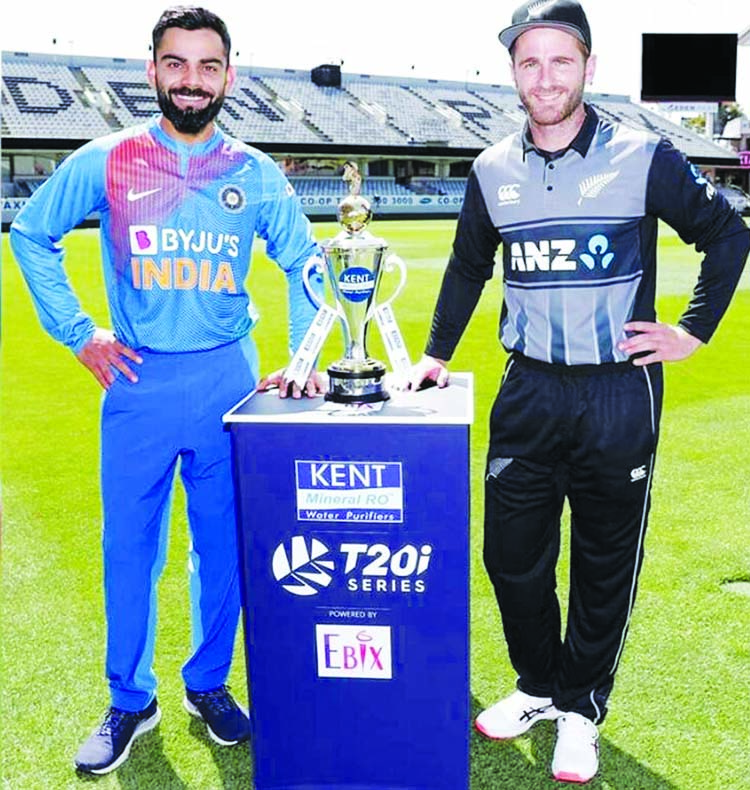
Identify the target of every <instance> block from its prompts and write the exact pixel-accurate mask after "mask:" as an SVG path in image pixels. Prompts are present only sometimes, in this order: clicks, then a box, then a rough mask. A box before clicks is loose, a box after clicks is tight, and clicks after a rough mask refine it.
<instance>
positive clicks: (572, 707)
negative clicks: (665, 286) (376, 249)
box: [409, 0, 750, 783]
mask: <svg viewBox="0 0 750 790" xmlns="http://www.w3.org/2000/svg"><path fill="white" fill-rule="evenodd" d="M500 41H501V42H502V43H503V44H504V45H505V46H506V47H508V49H509V50H510V54H511V68H512V74H513V79H514V81H515V84H516V88H517V90H518V94H519V97H520V99H521V102H522V103H523V105H524V107H525V109H526V113H527V122H526V124H525V126H524V128H523V129H522V130H519V132H518V133H516V134H513V135H510V136H509V137H507V138H506V139H504V140H502V141H501V142H499V143H497V144H496V145H494V146H492V147H490V148H488V149H487V150H485V151H484V152H483V153H482V154H480V155H479V157H478V158H477V159H476V161H475V162H474V165H473V168H472V172H471V174H470V176H469V179H468V184H467V188H466V196H465V200H464V204H463V208H462V210H461V214H460V217H459V220H458V225H457V229H456V236H455V240H454V244H453V250H452V254H451V256H450V260H449V262H448V266H447V268H446V271H445V275H444V279H443V283H442V287H441V290H440V294H439V296H438V301H437V306H436V308H435V314H434V317H433V321H432V327H431V331H430V337H429V340H428V343H427V347H426V353H425V355H424V357H423V358H422V359H421V360H420V361H419V362H418V363H417V365H415V366H414V369H413V370H412V374H411V377H410V381H409V386H410V387H412V388H415V387H417V386H419V385H420V384H421V383H422V382H424V381H426V380H432V381H435V382H437V384H438V385H439V386H445V385H446V384H447V383H448V371H447V367H446V361H447V360H450V358H451V356H452V354H453V352H454V349H455V348H456V345H457V344H458V341H459V339H460V337H461V334H462V332H463V330H464V328H465V327H466V324H467V323H468V321H469V318H470V316H471V314H472V311H473V310H474V307H475V306H476V303H477V301H478V299H479V296H480V293H481V291H482V288H483V286H484V283H485V282H486V281H487V280H489V279H490V278H491V276H492V272H493V266H494V259H495V253H496V251H497V248H498V246H499V245H500V244H502V247H503V253H502V266H503V304H502V309H501V314H500V341H501V343H502V345H503V346H504V348H505V349H506V350H507V351H508V352H509V358H508V362H507V365H506V369H505V374H504V376H503V380H502V384H501V388H500V392H499V394H498V396H497V398H496V400H495V403H494V406H493V408H492V413H491V416H490V443H489V451H488V456H487V470H486V483H485V538H484V560H485V566H486V568H487V572H488V574H489V577H490V579H491V581H492V584H493V586H494V589H495V593H496V596H497V601H498V605H499V608H500V614H501V618H502V623H503V629H504V632H505V637H506V642H507V645H508V651H509V654H510V659H511V662H512V664H513V666H514V668H515V670H516V672H517V673H518V682H517V689H516V690H515V691H514V692H513V693H512V694H511V695H510V696H509V697H507V698H505V699H503V700H501V701H500V702H498V703H497V704H495V705H493V706H492V707H490V708H488V709H487V710H485V711H483V712H482V713H481V714H480V715H479V716H478V717H477V721H476V726H477V728H478V729H479V730H480V731H481V732H482V733H484V734H485V735H487V736H489V737H490V738H497V739H505V738H513V737H515V736H517V735H520V734H521V733H523V732H526V731H527V730H528V729H529V728H530V727H531V726H532V725H533V724H534V723H536V722H537V721H539V720H542V719H554V720H556V721H557V743H556V746H555V752H554V756H553V760H552V773H553V775H554V777H555V778H556V779H557V780H560V781H569V782H579V783H582V782H587V781H588V780H590V779H591V778H592V777H593V776H594V775H595V774H596V772H597V770H598V763H599V757H598V729H597V725H598V724H600V723H601V722H602V721H603V720H604V717H605V714H606V711H607V699H608V697H609V695H610V692H611V690H612V686H613V682H614V675H615V671H616V670H617V666H618V663H619V661H620V657H621V654H622V650H623V645H624V641H625V636H626V633H627V630H628V624H629V622H630V617H631V614H632V610H633V604H634V600H635V594H636V585H637V579H638V573H639V571H640V567H641V563H642V559H643V539H644V533H645V530H646V523H647V515H648V510H649V504H650V489H651V481H652V476H653V470H654V455H655V451H656V445H657V439H658V430H659V418H660V412H661V403H662V362H664V361H673V360H680V359H684V358H685V357H688V356H689V355H690V354H692V353H693V352H694V351H695V350H696V349H697V348H699V347H700V346H701V345H702V344H704V343H707V342H708V341H709V339H710V338H711V336H712V334H713V333H714V331H715V330H716V327H717V325H718V323H719V320H720V318H721V316H722V315H723V314H724V312H725V310H726V309H727V306H728V305H729V302H730V299H731V297H732V294H733V292H734V290H735V288H736V286H737V283H738V281H739V278H740V275H741V273H742V269H743V266H744V263H745V260H746V258H747V254H748V248H749V247H750V233H749V232H748V228H747V227H746V226H745V224H744V222H743V221H742V219H741V218H740V217H739V215H738V214H737V213H736V212H735V211H734V210H733V209H731V208H730V206H729V205H728V204H727V203H726V201H725V200H724V199H723V198H722V197H721V195H719V194H718V193H717V192H716V191H715V190H714V188H713V187H712V185H711V184H710V183H709V182H708V181H707V180H706V179H705V178H704V177H703V176H702V175H701V173H700V172H699V171H698V170H697V169H696V168H695V167H694V166H692V165H691V164H689V163H688V162H687V161H686V160H685V158H684V157H683V155H682V154H681V153H680V152H678V151H677V150H676V149H675V148H674V147H673V146H672V145H671V144H670V143H669V142H668V141H667V140H665V139H660V138H659V137H658V136H656V135H654V134H651V133H647V132H643V131H638V130H633V129H628V128H626V127H625V126H622V125H619V124H615V123H610V122H609V121H606V120H603V119H601V118H599V117H598V116H597V114H596V112H595V111H594V110H593V109H592V108H591V107H590V106H588V105H587V104H586V103H585V102H584V101H583V91H584V85H585V84H586V83H587V82H590V81H591V79H592V77H593V74H594V68H595V58H594V57H593V56H592V55H591V31H590V29H589V24H588V21H587V19H586V15H585V13H584V11H583V9H582V8H581V6H580V5H579V4H578V3H577V2H575V0H543V1H542V2H540V0H533V2H528V3H526V4H524V5H523V6H521V7H520V8H519V9H518V10H517V11H516V12H515V13H514V14H513V18H512V24H511V25H510V26H509V27H507V28H506V29H505V30H503V31H502V32H501V33H500ZM660 219H661V220H663V221H665V222H666V223H668V224H669V225H670V226H671V227H672V228H674V229H675V230H676V231H677V232H678V233H679V235H680V237H681V238H682V239H683V241H685V242H686V243H689V244H694V245H695V247H696V249H697V250H698V251H699V252H701V253H703V254H704V257H703V260H702V263H701V269H700V274H699V277H698V281H697V283H696V286H695V289H694V293H693V296H692V299H691V300H690V303H689V304H688V306H687V308H686V310H685V312H684V314H683V315H682V317H681V318H680V320H679V322H678V324H677V325H676V326H672V325H668V324H665V323H660V322H658V321H657V319H656V313H655V308H654V301H655V285H656V243H657V225H658V221H659V220H660ZM566 498H567V500H568V503H569V505H570V511H571V569H570V599H569V605H568V621H567V627H566V629H565V634H564V638H562V639H561V622H560V607H559V603H558V599H557V594H556V592H555V567H556V563H557V558H558V553H559V547H560V516H561V512H562V508H563V502H564V500H565V499H566Z"/></svg>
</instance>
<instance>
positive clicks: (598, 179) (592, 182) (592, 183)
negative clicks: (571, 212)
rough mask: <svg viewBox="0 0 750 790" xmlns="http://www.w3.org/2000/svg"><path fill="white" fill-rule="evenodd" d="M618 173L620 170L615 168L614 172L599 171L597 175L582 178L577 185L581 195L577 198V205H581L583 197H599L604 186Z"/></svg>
mask: <svg viewBox="0 0 750 790" xmlns="http://www.w3.org/2000/svg"><path fill="white" fill-rule="evenodd" d="M619 175H620V171H619V170H615V172H614V173H599V175H596V176H591V177H590V178H584V180H583V181H581V183H580V184H579V185H578V193H579V194H580V196H581V197H579V198H578V205H579V206H580V205H581V203H582V202H583V200H584V198H595V197H599V195H600V194H601V193H602V191H603V190H604V188H605V187H606V186H607V185H608V184H611V183H612V182H613V181H614V180H615V179H616V178H617V176H619Z"/></svg>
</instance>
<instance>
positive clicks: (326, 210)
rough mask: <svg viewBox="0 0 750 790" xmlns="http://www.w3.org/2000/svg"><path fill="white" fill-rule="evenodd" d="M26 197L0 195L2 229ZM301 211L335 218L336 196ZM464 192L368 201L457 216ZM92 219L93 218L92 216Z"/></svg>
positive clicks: (399, 212) (388, 212) (388, 211)
mask: <svg viewBox="0 0 750 790" xmlns="http://www.w3.org/2000/svg"><path fill="white" fill-rule="evenodd" d="M27 200H28V198H25V197H6V198H3V215H2V216H3V219H2V222H3V230H4V231H7V230H8V228H9V227H10V223H11V222H13V219H14V218H15V216H16V214H18V212H19V211H20V210H21V209H22V208H23V206H24V205H25V204H26V201H27ZM299 200H300V203H301V205H302V210H303V211H304V212H305V214H306V215H307V216H308V217H309V218H310V219H311V220H327V219H335V217H336V207H337V205H338V202H339V198H338V197H334V196H333V195H304V196H302V197H300V198H299ZM463 201H464V199H463V195H388V196H386V197H381V198H374V199H372V200H371V203H372V208H373V212H374V214H375V216H376V217H388V218H391V219H407V218H408V219H412V218H415V217H425V218H430V217H431V218H435V219H437V218H438V217H440V218H445V217H456V216H458V212H459V211H460V209H461V205H462V204H463ZM90 219H91V220H94V221H96V217H95V216H92V217H91V218H90Z"/></svg>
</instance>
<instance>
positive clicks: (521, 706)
mask: <svg viewBox="0 0 750 790" xmlns="http://www.w3.org/2000/svg"><path fill="white" fill-rule="evenodd" d="M559 715H560V711H559V710H558V709H557V708H556V707H555V706H554V705H553V704H552V700H551V699H550V698H549V697H532V696H531V695H530V694H526V693H524V692H523V691H520V690H516V691H514V692H513V693H512V694H511V695H510V696H509V697H506V698H505V699H501V700H500V702H497V703H495V704H494V705H493V706H492V707H491V708H487V710H483V711H482V712H481V713H480V714H479V715H478V716H477V718H476V721H475V722H474V724H475V725H476V728H477V729H478V730H479V732H481V733H482V734H483V735H486V736H487V737H488V738H496V739H497V740H505V739H506V738H515V737H516V736H517V735H522V734H523V733H525V732H526V731H527V730H529V729H531V727H532V726H533V725H534V724H536V723H537V722H538V721H542V719H556V718H557V717H558V716H559Z"/></svg>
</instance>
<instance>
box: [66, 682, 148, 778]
mask: <svg viewBox="0 0 750 790" xmlns="http://www.w3.org/2000/svg"><path fill="white" fill-rule="evenodd" d="M160 721H161V710H160V709H159V706H158V705H157V704H156V698H154V699H153V700H152V701H151V704H150V705H149V706H148V707H147V708H145V709H144V710H141V711H137V712H136V713H131V712H129V711H125V710H121V709H120V708H115V707H110V709H109V710H108V711H107V713H106V715H105V716H104V721H103V722H102V723H101V725H100V726H99V727H98V728H97V729H96V730H94V732H92V733H91V735H90V736H89V738H88V740H87V741H86V742H85V743H84V744H83V746H81V748H80V749H79V750H78V754H77V755H76V756H75V760H74V761H73V762H74V765H75V767H76V768H77V769H78V770H79V771H82V772H83V773H87V774H97V775H99V774H108V773H109V772H110V771H114V770H115V769H116V768H119V766H121V765H122V764H123V763H124V762H125V760H127V759H128V756H129V755H130V747H131V746H132V745H133V741H134V740H135V739H136V738H137V737H138V736H139V735H143V733H144V732H148V731H149V730H153V729H154V727H156V725H157V724H158V723H159V722H160Z"/></svg>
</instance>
